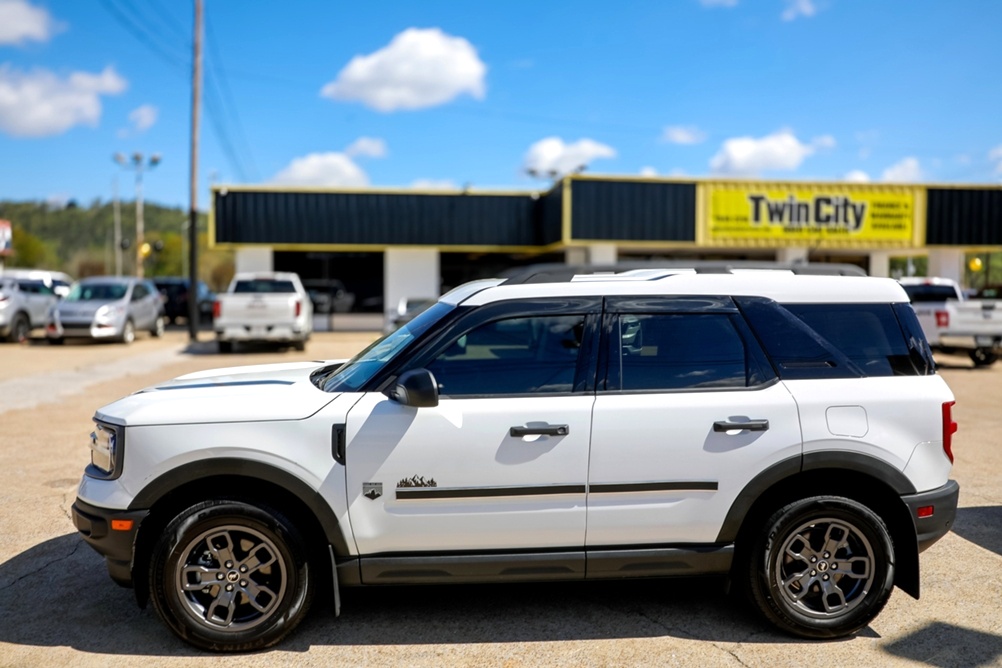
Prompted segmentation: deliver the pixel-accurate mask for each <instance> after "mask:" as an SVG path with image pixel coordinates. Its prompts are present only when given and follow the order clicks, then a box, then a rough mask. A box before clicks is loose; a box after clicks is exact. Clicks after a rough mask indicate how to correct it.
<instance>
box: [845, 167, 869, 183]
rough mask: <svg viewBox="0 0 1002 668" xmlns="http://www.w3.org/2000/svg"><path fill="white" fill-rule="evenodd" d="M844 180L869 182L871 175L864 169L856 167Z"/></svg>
mask: <svg viewBox="0 0 1002 668" xmlns="http://www.w3.org/2000/svg"><path fill="white" fill-rule="evenodd" d="M842 180H843V181H849V182H851V183H867V182H869V180H870V175H869V174H867V173H866V172H864V171H863V170H862V169H854V170H852V171H851V172H848V173H847V174H846V175H845V176H843V177H842Z"/></svg>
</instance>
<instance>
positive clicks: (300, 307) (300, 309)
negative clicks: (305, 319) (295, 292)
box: [296, 299, 303, 318]
mask: <svg viewBox="0 0 1002 668" xmlns="http://www.w3.org/2000/svg"><path fill="white" fill-rule="evenodd" d="M302 312H303V303H302V302H301V301H299V300H298V299H297V300H296V317H297V318H298V317H299V314H300V313H302Z"/></svg>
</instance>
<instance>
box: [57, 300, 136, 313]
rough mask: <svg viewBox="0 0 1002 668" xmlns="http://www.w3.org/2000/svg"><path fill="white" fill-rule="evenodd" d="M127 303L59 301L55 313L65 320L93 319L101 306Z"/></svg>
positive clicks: (118, 301) (117, 301)
mask: <svg viewBox="0 0 1002 668" xmlns="http://www.w3.org/2000/svg"><path fill="white" fill-rule="evenodd" d="M126 303H127V302H124V301H122V300H115V301H102V300H99V299H90V300H87V301H74V302H68V301H65V300H64V301H60V302H59V303H57V304H56V312H57V313H58V314H59V315H60V316H61V317H65V318H93V317H94V315H95V314H96V313H97V312H98V309H100V308H101V307H102V306H124V305H125V304H126Z"/></svg>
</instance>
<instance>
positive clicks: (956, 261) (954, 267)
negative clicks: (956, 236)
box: [929, 248, 964, 284]
mask: <svg viewBox="0 0 1002 668" xmlns="http://www.w3.org/2000/svg"><path fill="white" fill-rule="evenodd" d="M929 275H930V276H938V277H940V278H950V279H953V280H954V281H956V282H957V283H958V284H959V283H962V282H963V280H964V251H963V250H961V249H959V248H932V249H930V250H929Z"/></svg>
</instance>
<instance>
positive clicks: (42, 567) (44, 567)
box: [0, 540, 83, 591]
mask: <svg viewBox="0 0 1002 668" xmlns="http://www.w3.org/2000/svg"><path fill="white" fill-rule="evenodd" d="M81 545H83V541H82V540H80V541H77V542H76V544H75V545H74V546H73V549H72V550H71V551H70V553H69V554H64V555H63V556H61V557H58V558H56V559H53V560H52V561H47V562H46V563H44V564H42V565H41V566H39V567H38V568H36V569H35V570H33V571H31V572H30V573H25V574H24V575H22V576H21V577H19V578H17V579H16V580H14V581H12V582H9V583H7V584H5V585H3V586H2V587H0V591H6V590H8V589H10V588H11V587H13V586H14V585H16V584H17V583H19V582H21V580H24V579H26V578H30V577H31V576H33V575H38V574H39V573H41V572H42V571H44V570H45V569H47V568H48V567H49V566H52V565H53V564H58V563H59V562H60V561H66V560H67V559H69V558H70V557H72V556H73V555H74V554H76V553H77V550H79V549H80V546H81Z"/></svg>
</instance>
